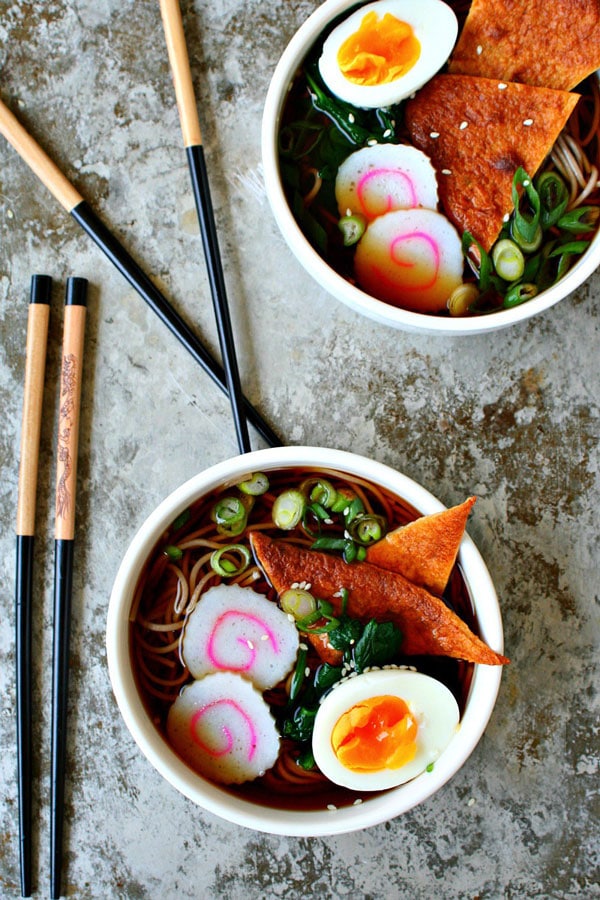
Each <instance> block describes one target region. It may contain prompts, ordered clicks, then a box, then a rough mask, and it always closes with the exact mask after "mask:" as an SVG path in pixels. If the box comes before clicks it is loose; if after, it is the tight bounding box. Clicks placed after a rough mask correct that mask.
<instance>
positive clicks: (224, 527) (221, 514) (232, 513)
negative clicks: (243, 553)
mask: <svg viewBox="0 0 600 900" xmlns="http://www.w3.org/2000/svg"><path fill="white" fill-rule="evenodd" d="M211 518H212V520H213V522H215V523H216V525H217V531H219V533H220V534H231V535H236V534H241V532H242V531H243V530H244V528H245V527H246V520H247V510H246V507H245V506H244V504H243V502H242V500H241V499H240V498H239V497H223V498H222V499H221V500H219V501H218V502H217V503H215V505H214V506H213V508H212V512H211Z"/></svg>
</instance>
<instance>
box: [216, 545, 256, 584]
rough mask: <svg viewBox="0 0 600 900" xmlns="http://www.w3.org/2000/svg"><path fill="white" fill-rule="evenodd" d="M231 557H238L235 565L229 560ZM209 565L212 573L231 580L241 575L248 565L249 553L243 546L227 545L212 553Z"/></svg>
mask: <svg viewBox="0 0 600 900" xmlns="http://www.w3.org/2000/svg"><path fill="white" fill-rule="evenodd" d="M231 556H233V557H234V558H235V557H236V556H237V557H239V563H238V564H237V565H236V564H235V562H233V561H232V560H231V559H230V557H231ZM210 565H211V568H212V570H213V572H216V574H217V575H221V577H222V578H233V577H234V576H236V575H241V574H242V572H244V571H245V570H246V569H247V568H248V566H249V565H250V551H249V550H248V548H247V547H244V545H243V544H227V546H225V547H220V548H219V550H215V551H214V553H212V555H211V557H210Z"/></svg>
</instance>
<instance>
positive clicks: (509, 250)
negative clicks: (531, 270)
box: [492, 238, 525, 281]
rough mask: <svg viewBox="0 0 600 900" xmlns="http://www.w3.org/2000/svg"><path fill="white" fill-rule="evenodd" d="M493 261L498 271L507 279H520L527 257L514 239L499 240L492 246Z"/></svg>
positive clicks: (501, 276)
mask: <svg viewBox="0 0 600 900" xmlns="http://www.w3.org/2000/svg"><path fill="white" fill-rule="evenodd" d="M492 262H493V263H494V268H495V269H496V273H497V274H498V275H499V276H500V278H503V279H504V280H505V281H518V280H519V278H521V276H522V275H523V270H524V269H525V257H524V256H523V254H522V252H521V250H520V249H519V247H518V246H517V245H516V244H515V242H514V241H510V240H509V239H508V238H504V239H503V240H500V241H498V242H497V243H496V244H494V246H493V248H492Z"/></svg>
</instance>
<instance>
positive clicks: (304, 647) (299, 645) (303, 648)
mask: <svg viewBox="0 0 600 900" xmlns="http://www.w3.org/2000/svg"><path fill="white" fill-rule="evenodd" d="M298 648H299V649H300V650H308V644H304V643H300V644H298Z"/></svg>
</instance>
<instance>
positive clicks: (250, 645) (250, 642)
mask: <svg viewBox="0 0 600 900" xmlns="http://www.w3.org/2000/svg"><path fill="white" fill-rule="evenodd" d="M246 643H247V644H248V650H254V644H253V643H252V641H246Z"/></svg>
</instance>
